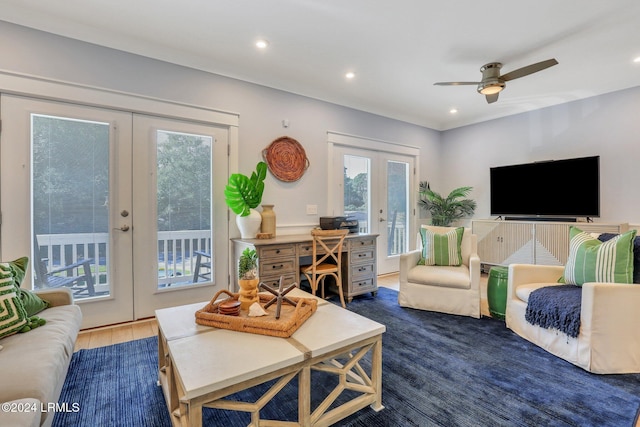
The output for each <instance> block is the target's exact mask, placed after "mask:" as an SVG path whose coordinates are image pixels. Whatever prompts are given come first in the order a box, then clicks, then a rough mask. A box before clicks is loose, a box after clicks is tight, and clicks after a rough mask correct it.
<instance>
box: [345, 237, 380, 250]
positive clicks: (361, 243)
mask: <svg viewBox="0 0 640 427" xmlns="http://www.w3.org/2000/svg"><path fill="white" fill-rule="evenodd" d="M375 245H376V238H375V237H365V238H362V239H358V240H355V239H354V240H351V249H352V250H357V249H358V248H364V247H366V246H375Z"/></svg>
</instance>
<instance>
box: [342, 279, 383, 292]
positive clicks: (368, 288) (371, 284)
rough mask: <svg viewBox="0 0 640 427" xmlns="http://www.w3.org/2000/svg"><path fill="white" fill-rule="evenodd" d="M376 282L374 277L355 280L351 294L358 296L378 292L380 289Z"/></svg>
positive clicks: (352, 283) (350, 288) (351, 287)
mask: <svg viewBox="0 0 640 427" xmlns="http://www.w3.org/2000/svg"><path fill="white" fill-rule="evenodd" d="M374 280H375V279H374V278H373V277H369V278H367V279H360V280H356V279H354V280H353V281H352V282H351V286H350V287H349V294H354V295H358V294H360V293H364V292H373V291H375V290H377V289H378V288H377V286H376V283H375V281H374Z"/></svg>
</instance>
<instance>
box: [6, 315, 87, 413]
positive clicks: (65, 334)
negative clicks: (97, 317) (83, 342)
mask: <svg viewBox="0 0 640 427" xmlns="http://www.w3.org/2000/svg"><path fill="white" fill-rule="evenodd" d="M42 316H43V317H45V318H46V319H47V324H46V325H44V326H41V327H39V328H36V329H34V330H32V331H31V332H29V333H28V334H15V335H12V336H10V337H7V338H4V339H3V340H2V345H3V347H4V348H3V349H2V351H0V366H1V367H2V384H3V386H2V387H0V402H7V401H11V400H15V399H22V398H27V397H32V398H36V399H38V400H39V401H40V402H43V403H48V402H56V401H57V400H58V393H59V392H60V388H61V387H62V384H63V383H64V378H65V376H66V373H67V369H68V366H69V361H70V359H71V355H72V354H73V349H74V345H75V340H76V337H77V335H78V331H79V330H80V324H81V322H82V313H81V312H80V307H78V306H77V305H65V306H60V307H51V308H48V309H46V310H45V311H43V312H42ZM5 384H7V385H9V384H10V386H4V385H5Z"/></svg>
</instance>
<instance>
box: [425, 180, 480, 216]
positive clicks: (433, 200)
mask: <svg viewBox="0 0 640 427" xmlns="http://www.w3.org/2000/svg"><path fill="white" fill-rule="evenodd" d="M472 189H473V187H459V188H456V189H454V190H453V191H451V193H449V195H448V196H447V197H442V196H441V195H440V194H438V193H436V192H435V191H433V190H432V189H431V188H430V187H429V183H428V182H426V181H422V182H420V200H419V201H418V204H419V205H420V207H421V208H423V209H425V210H426V211H428V212H429V213H430V214H431V225H438V226H442V227H449V226H450V225H451V223H452V222H453V221H455V220H457V219H460V218H463V217H465V216H471V215H473V212H474V211H475V209H476V202H475V201H474V200H471V199H465V197H467V196H468V195H469V193H470V192H471V190H472ZM461 199H462V200H461Z"/></svg>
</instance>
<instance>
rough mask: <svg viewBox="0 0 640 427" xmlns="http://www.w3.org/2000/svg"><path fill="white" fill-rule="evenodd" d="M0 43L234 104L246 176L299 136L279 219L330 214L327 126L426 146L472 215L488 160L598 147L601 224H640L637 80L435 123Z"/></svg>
mask: <svg viewBox="0 0 640 427" xmlns="http://www.w3.org/2000/svg"><path fill="white" fill-rule="evenodd" d="M0 40H4V41H5V42H4V43H0V58H2V61H1V62H0V68H2V69H4V70H9V71H14V72H20V73H26V74H31V75H36V76H44V77H48V78H53V79H59V80H64V81H70V82H74V83H81V84H87V85H91V86H97V87H104V88H109V89H114V90H119V91H124V92H127V93H133V94H141V95H146V96H151V97H156V98H162V99H166V100H172V101H178V102H185V103H189V104H194V105H201V106H206V107H210V108H216V109H219V110H224V111H230V112H235V113H238V114H239V116H240V128H239V138H240V153H241V155H242V156H243V157H242V158H241V159H240V164H239V170H240V172H243V173H249V172H250V171H251V170H252V169H253V168H254V167H255V164H256V163H257V162H258V161H259V160H261V152H262V150H263V149H264V148H265V147H267V146H268V145H269V143H270V142H271V141H272V140H274V139H275V138H277V137H279V136H282V135H288V136H291V137H293V138H295V139H297V140H298V141H299V142H300V143H301V144H302V145H303V146H304V148H305V150H306V152H307V156H308V157H309V159H310V162H311V166H310V168H309V170H308V171H307V173H306V174H305V175H304V176H303V177H302V179H300V180H299V181H297V182H295V183H282V182H280V181H278V180H276V179H275V178H273V177H272V176H271V175H269V176H268V177H267V180H266V189H265V193H264V197H263V201H264V202H265V203H273V204H275V206H276V207H275V210H276V212H277V215H278V225H279V226H286V225H291V226H293V225H301V224H311V223H317V216H313V217H311V216H307V215H306V213H305V205H306V204H317V205H318V212H319V214H320V215H323V214H326V209H327V191H326V184H327V144H326V132H327V131H329V130H330V131H335V132H341V133H347V134H352V135H358V136H364V137H367V138H373V139H378V140H385V141H390V142H396V143H402V144H407V145H412V146H416V147H419V148H420V150H421V152H420V164H419V170H420V178H419V179H420V180H428V181H429V182H431V183H432V188H433V189H434V190H436V191H438V192H441V193H448V192H449V191H450V190H451V189H453V188H455V187H458V186H462V185H470V186H473V187H474V190H473V193H472V195H471V196H472V197H473V198H474V199H475V200H476V201H477V202H478V209H477V211H476V215H475V217H476V218H488V217H489V168H490V167H492V166H499V165H506V164H514V163H524V162H530V161H535V160H548V159H561V158H568V157H578V156H589V155H600V156H601V158H600V167H601V218H600V219H599V221H601V222H609V221H611V222H613V221H619V222H630V223H640V197H638V191H637V190H636V188H637V186H638V183H640V168H638V167H637V166H638V163H639V160H640V154H639V153H640V149H639V148H640V147H639V145H640V141H638V138H639V135H640V114H639V112H640V111H639V110H640V107H639V105H640V102H639V101H640V87H636V88H632V89H629V90H625V91H620V92H615V93H611V94H607V95H604V96H598V97H593V98H589V99H586V100H582V101H575V102H572V103H567V104H563V105H559V106H555V107H550V108H545V109H542V110H538V111H534V112H530V113H523V114H519V115H515V116H511V117H507V118H503V119H497V120H492V121H489V122H485V123H480V124H476V125H471V126H466V127H462V128H458V129H453V130H449V131H446V132H438V131H434V130H431V129H427V128H423V127H420V126H415V125H411V124H407V123H403V122H400V121H397V120H391V119H387V118H384V117H380V116H376V115H373V114H368V113H365V112H361V111H356V110H353V109H349V108H345V107H340V106H337V105H334V104H330V103H326V102H322V101H318V100H314V99H310V98H306V97H302V96H298V95H295V94H291V93H286V92H282V91H278V90H274V89H269V88H266V87H263V86H258V85H254V84H251V83H246V82H241V81H238V80H234V79H230V78H226V77H222V76H218V75H213V74H209V73H205V72H201V71H198V70H194V69H189V68H185V67H180V66H177V65H173V64H169V63H166V62H161V61H156V60H152V59H149V58H144V57H141V56H137V55H132V54H128V53H124V52H120V51H116V50H113V49H108V48H103V47H99V46H95V45H92V44H88V43H83V42H80V41H75V40H70V39H66V38H63V37H58V36H53V35H51V34H47V33H43V32H39V31H35V30H31V29H27V28H24V27H20V26H16V25H13V24H9V23H6V22H2V21H0ZM487 108H491V106H490V105H488V106H487ZM285 118H286V119H288V120H289V121H290V127H289V128H288V129H284V128H283V127H282V124H281V122H282V120H283V119H285ZM575 182H577V181H576V180H573V181H572V177H567V182H566V183H562V184H563V185H571V183H575Z"/></svg>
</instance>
